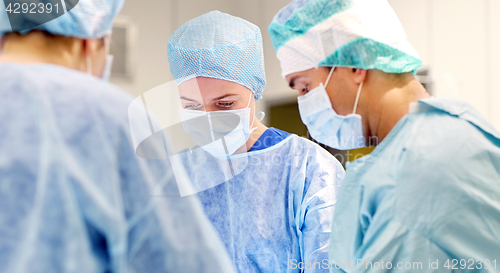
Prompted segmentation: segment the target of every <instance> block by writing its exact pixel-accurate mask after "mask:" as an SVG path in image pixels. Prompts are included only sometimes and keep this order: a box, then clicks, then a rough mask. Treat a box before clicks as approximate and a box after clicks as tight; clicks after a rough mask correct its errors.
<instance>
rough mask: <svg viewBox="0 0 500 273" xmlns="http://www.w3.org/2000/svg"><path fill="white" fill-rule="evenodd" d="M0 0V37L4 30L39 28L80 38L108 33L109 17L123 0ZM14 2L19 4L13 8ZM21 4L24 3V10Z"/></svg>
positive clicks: (24, 30)
mask: <svg viewBox="0 0 500 273" xmlns="http://www.w3.org/2000/svg"><path fill="white" fill-rule="evenodd" d="M3 1H4V4H5V5H2V4H0V37H2V36H3V35H4V34H5V33H8V32H18V33H26V32H28V31H30V30H42V31H46V32H49V33H51V34H55V35H62V36H68V37H76V38H80V39H98V38H102V37H104V36H106V35H108V34H111V31H112V28H113V20H114V19H115V17H116V15H117V14H118V13H119V12H120V10H121V8H122V6H123V3H124V0H3ZM17 4H19V5H20V7H21V8H19V9H17V10H16V8H17ZM23 5H24V6H23ZM35 5H36V8H33V7H35ZM49 5H50V6H49ZM22 7H28V12H24V10H23V8H22ZM49 7H50V11H51V12H50V13H49V12H48V11H49ZM13 11H17V12H19V13H13ZM42 11H43V12H42ZM30 12H34V13H30Z"/></svg>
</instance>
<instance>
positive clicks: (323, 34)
mask: <svg viewBox="0 0 500 273" xmlns="http://www.w3.org/2000/svg"><path fill="white" fill-rule="evenodd" d="M269 33H270V35H271V41H272V42H273V45H274V48H275V50H276V51H277V55H278V59H279V60H280V62H281V67H282V72H283V73H282V76H283V77H285V76H287V75H290V74H292V73H296V72H300V71H305V70H309V69H311V68H316V67H319V66H341V67H353V68H361V69H378V70H382V71H384V72H386V73H406V72H414V73H416V70H417V69H418V68H419V67H421V66H422V61H421V60H420V57H419V55H418V53H417V52H416V51H415V49H414V48H413V47H412V45H411V44H410V43H409V42H408V41H407V38H406V34H405V32H404V30H403V27H402V25H401V23H400V21H399V19H398V17H397V16H396V14H395V12H394V11H393V9H392V8H391V6H390V5H389V3H388V2H387V0H295V1H293V2H292V3H290V4H289V5H288V6H286V7H284V8H283V9H281V10H280V11H279V12H278V14H276V16H275V17H274V19H273V22H272V23H271V25H270V26H269Z"/></svg>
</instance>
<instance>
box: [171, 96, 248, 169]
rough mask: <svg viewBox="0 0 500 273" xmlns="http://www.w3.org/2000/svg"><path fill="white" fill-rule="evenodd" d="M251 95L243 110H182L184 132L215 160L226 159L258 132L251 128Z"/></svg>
mask: <svg viewBox="0 0 500 273" xmlns="http://www.w3.org/2000/svg"><path fill="white" fill-rule="evenodd" d="M252 95H253V94H252V93H250V99H249V101H248V105H247V107H246V108H243V109H237V110H224V111H212V112H205V111H197V110H189V109H184V108H180V112H181V119H182V124H183V127H184V130H185V131H186V132H188V133H190V134H191V137H192V138H193V140H194V142H195V143H196V144H198V145H199V146H200V147H201V148H202V149H204V150H205V151H207V152H208V153H210V154H211V155H212V156H214V157H216V158H219V159H222V158H227V157H228V156H230V155H232V154H234V153H235V152H236V151H237V150H238V149H239V148H240V147H242V146H243V145H245V143H246V142H247V140H248V139H249V137H250V134H251V133H252V132H253V131H254V130H255V129H256V128H252V129H251V128H250V126H251V124H253V120H252V123H250V119H251V118H250V115H251V113H250V102H251V98H252Z"/></svg>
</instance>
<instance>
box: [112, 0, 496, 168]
mask: <svg viewBox="0 0 500 273" xmlns="http://www.w3.org/2000/svg"><path fill="white" fill-rule="evenodd" d="M289 2H290V1H289V0H272V1H268V0H253V1H242V0H210V1H205V0H182V1H181V0H148V1H147V4H145V1H141V0H127V1H126V2H125V6H124V8H123V10H122V12H121V14H120V17H119V18H118V20H117V21H116V23H115V29H114V33H113V46H112V51H113V52H112V53H113V54H114V55H115V63H114V67H113V75H112V78H111V81H112V82H113V83H114V84H116V85H118V86H120V87H121V88H123V89H124V90H126V91H128V92H129V93H131V94H132V95H133V96H134V97H137V96H140V95H142V94H144V93H145V92H147V91H148V90H150V89H153V88H154V87H157V86H159V85H161V84H164V83H166V82H169V81H172V80H173V77H172V75H171V74H170V70H169V66H168V60H167V42H168V40H169V38H170V35H171V34H172V33H173V32H174V31H175V30H176V29H177V28H178V27H179V26H181V25H182V24H183V23H185V22H186V21H188V20H190V19H193V18H195V17H197V16H199V15H202V14H204V13H206V12H209V11H211V10H220V11H222V12H226V13H229V14H231V15H234V16H238V17H241V18H243V19H246V20H248V21H250V22H252V23H254V24H256V25H257V26H259V27H260V28H261V31H262V36H263V41H264V55H265V61H266V73H267V88H266V90H265V91H264V98H263V99H262V100H260V101H259V102H258V103H257V110H258V111H264V112H266V118H265V119H264V124H266V125H267V126H272V127H276V128H279V129H282V130H285V131H289V132H292V133H296V134H298V135H301V136H306V137H307V130H306V127H305V126H304V125H303V124H302V122H301V121H300V116H299V113H298V108H297V99H296V95H297V93H296V92H295V91H293V90H291V89H290V88H289V87H288V85H287V83H286V81H285V80H284V79H283V78H282V77H281V69H280V64H279V62H278V60H277V58H276V54H275V51H274V49H273V46H272V44H271V41H270V38H269V33H268V31H267V28H268V26H269V24H270V23H271V21H272V19H273V17H274V15H275V14H276V13H277V12H278V10H279V9H281V8H282V7H284V6H285V5H287V4H288V3H289ZM389 3H390V4H391V6H392V7H393V9H394V10H395V12H396V14H397V15H398V17H399V19H400V20H401V22H402V24H403V27H404V29H405V31H406V34H407V36H408V40H409V41H410V43H412V44H413V46H414V47H415V48H416V50H417V51H418V52H419V54H420V56H421V58H422V61H423V63H424V68H423V69H421V70H420V71H419V79H420V80H421V82H422V83H424V84H425V86H426V87H427V88H428V90H429V92H430V93H431V94H432V95H434V96H437V97H445V96H447V97H457V98H461V99H463V100H465V101H467V102H469V103H470V104H472V105H473V106H474V107H476V108H477V109H478V110H479V111H480V112H481V113H482V114H483V115H484V116H485V117H486V118H487V119H488V120H489V121H490V122H491V123H492V124H493V125H494V126H495V127H496V128H497V129H498V130H500V81H499V80H497V79H499V77H498V76H497V75H500V66H499V65H498V64H500V50H499V49H500V0H474V1H470V0H389ZM166 104H168V102H167V103H166ZM165 107H169V106H168V105H165ZM334 152H335V151H334ZM334 154H335V153H334ZM336 156H337V157H339V156H344V155H343V154H342V153H337V154H336ZM339 159H340V158H339ZM341 161H345V159H344V158H342V159H341Z"/></svg>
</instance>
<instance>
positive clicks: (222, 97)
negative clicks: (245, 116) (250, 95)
mask: <svg viewBox="0 0 500 273" xmlns="http://www.w3.org/2000/svg"><path fill="white" fill-rule="evenodd" d="M237 95H238V94H225V95H222V96H220V97H217V98H214V99H213V100H221V99H225V98H227V97H230V96H237Z"/></svg>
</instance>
